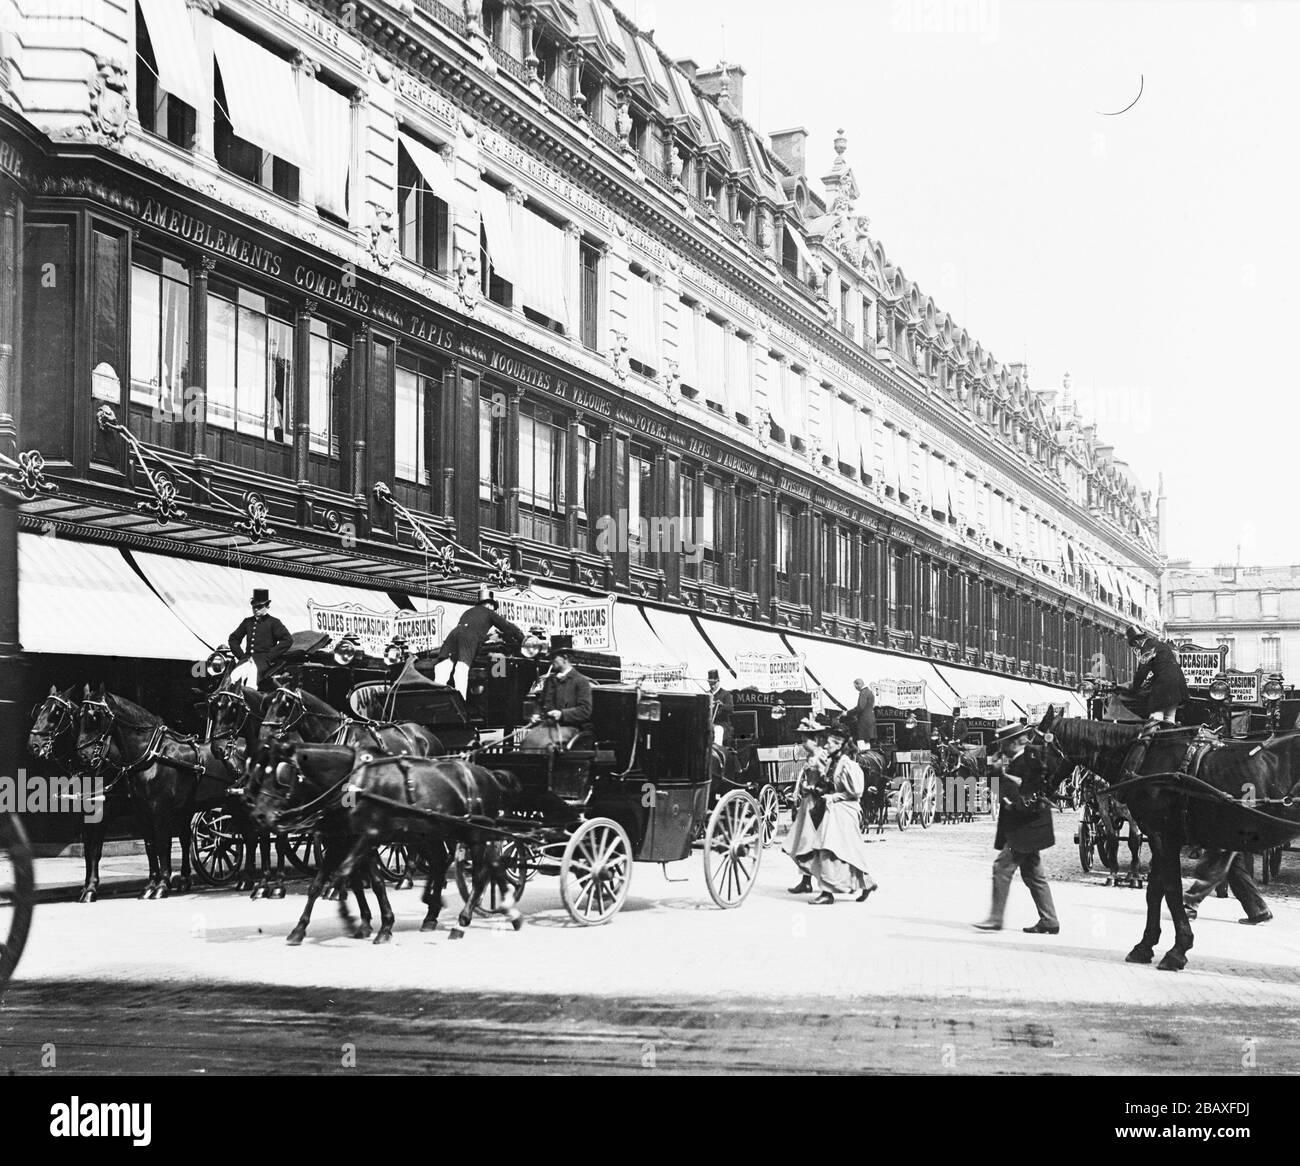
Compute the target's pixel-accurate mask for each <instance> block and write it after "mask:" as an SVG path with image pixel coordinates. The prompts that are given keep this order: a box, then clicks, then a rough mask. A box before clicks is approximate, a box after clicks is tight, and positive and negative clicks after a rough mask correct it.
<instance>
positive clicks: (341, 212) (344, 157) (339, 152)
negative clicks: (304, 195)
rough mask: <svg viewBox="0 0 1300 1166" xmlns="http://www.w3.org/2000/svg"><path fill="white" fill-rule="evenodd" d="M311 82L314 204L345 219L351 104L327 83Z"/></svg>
mask: <svg viewBox="0 0 1300 1166" xmlns="http://www.w3.org/2000/svg"><path fill="white" fill-rule="evenodd" d="M311 86H312V94H311V97H312V102H313V106H312V144H313V146H314V152H313V157H314V159H315V163H316V205H317V206H318V207H320V209H321V210H323V211H328V212H329V213H330V214H332V215H338V217H339V218H341V219H346V218H347V217H348V172H349V171H350V170H351V169H352V106H351V103H350V102H349V101H348V99H347V98H346V97H344V96H343V95H342V94H340V93H335V92H334V90H333V89H331V88H330V87H329V86H328V85H322V84H321V83H320V82H319V81H313V82H312V83H311Z"/></svg>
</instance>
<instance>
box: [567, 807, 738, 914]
mask: <svg viewBox="0 0 1300 1166" xmlns="http://www.w3.org/2000/svg"><path fill="white" fill-rule="evenodd" d="M724 800H725V799H724ZM714 812H715V813H716V812H717V811H714ZM631 881H632V843H631V841H629V839H628V836H627V831H626V830H624V829H623V827H622V826H620V825H619V824H618V823H617V822H615V821H614V820H613V819H612V818H591V819H589V820H588V821H586V822H583V823H582V825H581V826H579V827H578V828H577V829H576V830H575V831H574V832H573V835H572V836H571V837H570V838H569V843H568V845H567V846H565V848H564V857H563V858H562V859H560V898H561V900H563V902H564V909H565V910H566V911H568V913H569V917H570V918H571V919H572V920H573V921H574V922H575V923H579V924H581V925H582V926H584V927H590V926H593V925H594V924H597V923H607V922H608V921H609V920H610V919H612V918H613V917H614V916H615V915H616V914H617V913H618V910H619V908H620V907H622V906H623V903H624V901H625V900H626V899H627V890H628V886H629V885H630V884H631Z"/></svg>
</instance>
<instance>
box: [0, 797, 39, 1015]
mask: <svg viewBox="0 0 1300 1166" xmlns="http://www.w3.org/2000/svg"><path fill="white" fill-rule="evenodd" d="M35 903H36V881H35V876H34V874H33V868H32V851H31V847H30V846H29V845H28V844H27V835H26V834H25V833H24V832H23V824H22V822H21V821H20V820H19V818H18V815H17V814H9V813H0V992H3V990H4V986H5V985H6V984H7V983H8V982H9V977H10V976H12V975H13V973H14V968H15V967H17V966H18V958H19V957H20V956H21V955H22V954H23V948H24V947H25V946H26V944H27V934H28V932H29V931H30V930H31V926H32V908H33V907H34V905H35Z"/></svg>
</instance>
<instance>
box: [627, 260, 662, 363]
mask: <svg viewBox="0 0 1300 1166" xmlns="http://www.w3.org/2000/svg"><path fill="white" fill-rule="evenodd" d="M625 286H626V287H627V315H628V320H627V346H628V350H629V351H630V352H631V354H632V358H633V359H634V360H639V361H640V362H641V363H642V364H646V365H649V366H650V367H651V368H658V367H659V339H658V329H657V328H656V327H655V323H656V321H655V315H656V312H655V288H654V284H652V283H651V282H650V281H649V280H648V279H644V278H642V277H641V276H639V275H637V274H635V273H634V272H628V277H627V283H626V285H625Z"/></svg>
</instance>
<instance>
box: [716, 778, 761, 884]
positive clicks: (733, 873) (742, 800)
mask: <svg viewBox="0 0 1300 1166" xmlns="http://www.w3.org/2000/svg"><path fill="white" fill-rule="evenodd" d="M764 788H771V787H770V786H766V787H764ZM763 829H764V828H763V817H762V814H761V812H760V810H759V808H758V803H757V802H756V801H755V800H754V799H753V798H752V797H750V796H749V794H747V793H746V792H745V791H744V790H740V789H738V790H732V792H731V793H729V794H728V795H727V796H726V797H725V798H723V799H722V801H720V802H719V803H718V804H717V805H716V806H715V807H714V809H713V813H712V815H710V817H709V828H708V830H707V831H706V832H705V838H704V881H705V883H707V884H708V888H709V895H710V897H711V898H712V899H713V901H714V902H715V903H717V905H718V906H719V907H723V908H726V907H739V906H740V904H741V903H743V902H744V901H745V898H746V896H747V895H748V894H749V892H750V891H751V890H753V887H754V882H755V880H756V879H757V878H758V867H759V864H760V862H761V861H762V858H763V841H764V839H763Z"/></svg>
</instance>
